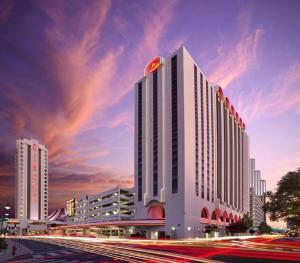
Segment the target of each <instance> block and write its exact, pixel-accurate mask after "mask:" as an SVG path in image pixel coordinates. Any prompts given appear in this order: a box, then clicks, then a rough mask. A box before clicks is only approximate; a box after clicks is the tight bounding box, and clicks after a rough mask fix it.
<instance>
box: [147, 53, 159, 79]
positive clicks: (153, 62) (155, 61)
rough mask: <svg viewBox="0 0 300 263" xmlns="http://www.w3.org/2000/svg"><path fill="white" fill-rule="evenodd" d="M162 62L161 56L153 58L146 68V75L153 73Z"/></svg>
mask: <svg viewBox="0 0 300 263" xmlns="http://www.w3.org/2000/svg"><path fill="white" fill-rule="evenodd" d="M161 64H162V63H161V58H160V57H156V58H154V59H152V60H151V61H150V63H149V64H148V65H147V66H146V68H145V75H146V74H149V73H152V72H153V71H154V70H156V69H158V68H159V66H160V65H161Z"/></svg>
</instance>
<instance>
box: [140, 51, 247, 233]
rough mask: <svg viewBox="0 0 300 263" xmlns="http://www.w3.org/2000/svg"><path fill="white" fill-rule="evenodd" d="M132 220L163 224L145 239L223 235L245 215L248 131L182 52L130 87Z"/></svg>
mask: <svg viewBox="0 0 300 263" xmlns="http://www.w3.org/2000/svg"><path fill="white" fill-rule="evenodd" d="M135 95H136V96H135V198H136V200H135V208H136V211H135V218H136V219H164V220H165V227H160V228H153V229H150V230H149V231H148V236H149V237H155V235H156V236H157V235H158V236H163V235H170V236H176V237H192V236H194V237H196V236H202V235H203V230H205V227H206V226H208V225H211V224H213V225H215V226H216V227H217V228H218V229H219V231H220V232H221V234H223V233H224V232H225V226H226V225H228V224H229V223H230V222H232V221H237V220H238V219H239V218H241V217H242V216H243V214H245V213H247V212H249V182H248V136H247V134H246V132H245V124H244V122H243V121H242V119H241V118H240V116H239V115H238V113H237V112H236V111H235V109H234V107H233V106H232V105H231V104H230V102H229V99H228V98H226V97H225V96H224V94H223V91H222V89H221V87H219V86H214V85H213V84H212V83H211V82H210V81H209V80H208V79H207V77H206V76H205V74H204V73H203V72H202V70H201V69H200V67H199V66H198V65H197V63H196V62H195V60H194V59H193V58H192V57H191V55H190V54H189V52H188V51H187V50H186V49H185V47H181V48H180V49H178V50H177V51H176V52H174V53H173V54H172V55H171V56H170V57H168V58H165V59H164V58H162V57H157V58H155V59H153V60H152V61H151V62H150V63H149V65H147V66H146V68H145V72H144V76H143V77H142V78H141V79H140V80H139V81H138V82H137V83H136V85H135Z"/></svg>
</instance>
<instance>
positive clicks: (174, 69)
mask: <svg viewBox="0 0 300 263" xmlns="http://www.w3.org/2000/svg"><path fill="white" fill-rule="evenodd" d="M171 81H172V82H171V83H172V193H178V110H177V107H178V106H177V104H178V103H177V56H174V57H172V60H171Z"/></svg>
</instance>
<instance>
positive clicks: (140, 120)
mask: <svg viewBox="0 0 300 263" xmlns="http://www.w3.org/2000/svg"><path fill="white" fill-rule="evenodd" d="M142 88H143V84H142V82H140V83H139V84H138V201H142V195H143V185H142V173H143V160H142V159H143V156H142V143H143V142H142V125H143V118H142V114H143V111H142V109H143V90H142Z"/></svg>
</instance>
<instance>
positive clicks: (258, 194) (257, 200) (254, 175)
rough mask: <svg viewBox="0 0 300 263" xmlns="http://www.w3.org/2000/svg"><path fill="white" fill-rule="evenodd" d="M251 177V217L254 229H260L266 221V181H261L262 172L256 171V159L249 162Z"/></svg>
mask: <svg viewBox="0 0 300 263" xmlns="http://www.w3.org/2000/svg"><path fill="white" fill-rule="evenodd" d="M249 175H250V217H251V219H252V221H253V227H258V226H259V225H260V223H261V222H263V221H265V213H264V209H263V206H264V203H265V195H264V194H265V193H266V191H267V189H266V181H265V180H262V179H261V172H260V171H259V170H256V167H255V159H253V158H251V159H250V160H249Z"/></svg>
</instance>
